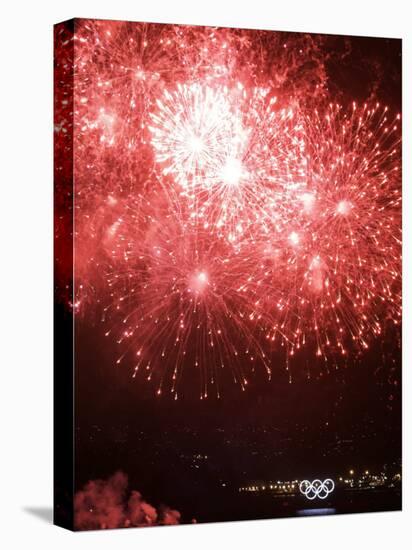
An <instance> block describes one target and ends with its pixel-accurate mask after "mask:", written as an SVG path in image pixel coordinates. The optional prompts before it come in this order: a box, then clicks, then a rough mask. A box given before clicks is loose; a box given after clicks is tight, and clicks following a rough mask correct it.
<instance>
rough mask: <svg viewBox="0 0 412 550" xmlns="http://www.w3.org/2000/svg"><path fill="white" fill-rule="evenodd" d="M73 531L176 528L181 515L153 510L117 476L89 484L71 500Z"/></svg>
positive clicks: (124, 479)
mask: <svg viewBox="0 0 412 550" xmlns="http://www.w3.org/2000/svg"><path fill="white" fill-rule="evenodd" d="M74 517H75V528H76V529H78V530H91V529H116V528H120V527H148V526H154V525H177V524H178V523H179V522H180V512H178V511H177V510H172V509H170V508H167V507H161V508H159V509H156V508H155V507H154V506H152V505H151V504H149V503H147V502H146V501H145V500H144V499H143V497H142V495H141V494H140V493H139V492H138V491H135V490H130V489H129V487H128V478H127V476H126V474H124V473H123V472H116V473H115V474H114V475H113V476H111V477H109V478H108V479H107V480H102V479H97V480H93V481H89V482H88V483H87V484H86V485H85V486H84V487H83V489H82V490H80V491H78V492H77V493H76V495H75V498H74Z"/></svg>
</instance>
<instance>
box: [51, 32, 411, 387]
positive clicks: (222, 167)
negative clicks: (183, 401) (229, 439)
mask: <svg viewBox="0 0 412 550" xmlns="http://www.w3.org/2000/svg"><path fill="white" fill-rule="evenodd" d="M272 36H273V35H272V33H265V32H263V31H236V30H234V29H211V28H203V27H198V28H197V27H180V26H173V25H161V26H155V25H150V24H149V25H147V24H129V23H121V22H105V21H96V22H89V21H84V22H82V23H81V24H79V29H78V33H76V42H75V64H74V104H73V105H71V104H69V101H68V99H67V98H68V95H67V94H68V92H67V91H63V90H62V91H61V94H60V96H61V97H60V96H59V102H60V100H61V105H60V104H59V112H60V113H61V116H60V117H58V118H57V120H58V124H57V128H56V132H57V135H58V137H59V139H60V142H58V143H61V145H64V146H66V147H67V145H66V141H67V139H66V137H65V135H64V134H65V133H67V132H68V131H71V130H70V128H68V127H67V120H68V119H69V118H70V112H71V109H72V107H73V123H74V129H75V133H74V140H73V157H74V169H75V170H74V171H75V186H74V201H73V202H74V222H73V230H74V240H75V254H74V256H75V257H74V264H75V280H74V287H75V298H74V300H73V301H72V302H73V303H71V306H72V307H74V309H75V312H76V314H80V313H82V314H84V315H89V314H90V312H91V311H92V310H93V308H94V309H96V310H97V309H98V308H104V315H103V320H104V324H105V332H106V334H107V336H108V339H109V340H111V339H113V341H114V342H117V344H116V345H117V346H118V347H119V350H120V351H119V363H125V364H127V365H129V366H130V365H132V370H133V372H134V373H135V376H136V377H138V376H143V377H145V378H148V379H149V380H151V381H153V382H154V383H155V386H156V391H157V392H158V393H159V394H161V393H166V392H171V393H172V394H173V395H174V396H177V395H178V391H179V390H178V388H179V381H180V380H181V379H182V378H184V377H185V378H186V377H187V378H188V379H191V380H194V378H197V379H198V381H197V382H195V383H198V384H199V388H200V390H199V393H200V396H201V397H202V398H204V397H206V396H207V395H210V393H213V392H214V393H216V394H217V395H221V391H222V389H221V388H222V385H223V382H224V379H225V377H226V378H229V377H230V378H232V379H233V380H234V381H235V382H236V383H237V384H239V385H240V386H241V387H242V388H243V389H244V388H245V387H246V385H247V382H248V380H249V378H250V373H251V372H253V371H254V370H258V369H261V370H263V372H265V373H266V374H267V376H268V377H270V373H271V371H272V370H273V365H272V363H273V362H274V361H275V360H274V357H276V358H277V359H276V360H277V361H279V356H280V355H281V354H279V353H278V350H281V352H282V354H283V352H284V350H286V354H287V361H289V362H290V361H292V359H291V356H294V355H297V354H298V352H299V350H302V349H303V348H305V350H307V351H308V356H310V357H313V358H315V357H316V356H317V357H319V358H321V360H325V361H328V360H329V359H331V358H334V359H333V360H334V361H335V360H336V361H339V359H336V358H339V357H342V356H345V357H348V355H351V357H354V356H356V355H357V354H359V353H361V352H364V351H365V350H366V349H367V347H368V346H369V344H370V342H371V341H372V339H373V338H381V337H383V334H384V333H385V326H386V325H387V324H388V323H395V324H399V323H400V321H401V244H400V243H401V235H400V227H401V168H400V165H401V153H400V149H401V133H400V120H399V118H400V117H399V116H397V115H395V116H394V115H389V112H390V111H389V110H388V109H387V108H385V107H382V106H380V105H379V104H376V102H374V103H373V104H372V103H371V102H366V103H365V104H362V105H356V104H355V103H354V104H353V106H351V107H349V108H346V107H342V106H340V105H337V104H336V103H333V104H330V105H328V104H327V103H325V97H326V95H327V86H326V84H325V83H326V79H327V77H326V65H325V60H326V57H325V55H324V53H322V52H323V51H324V50H322V40H320V39H319V40H315V39H314V38H309V37H308V36H306V35H305V36H303V37H301V38H300V39H297V38H296V37H294V36H292V35H281V34H277V35H276V40H274V41H273V39H272ZM270 44H271V46H270ZM312 54H313V55H312ZM315 54H316V55H315ZM314 56H315V57H316V62H315V61H314V62H313V63H312V64H310V63H307V62H306V61H308V60H309V59H314ZM311 67H312V69H311ZM291 75H293V79H292V77H291ZM297 75H301V78H300V79H299V78H295V77H297ZM292 80H293V81H292ZM328 101H330V100H329V99H328ZM315 104H316V108H314V105H315ZM65 139H66V141H65ZM68 276H70V274H69V275H68ZM66 286H67V285H66ZM283 363H285V359H283ZM225 373H227V374H225ZM194 375H196V376H195V377H194ZM212 388H213V392H212Z"/></svg>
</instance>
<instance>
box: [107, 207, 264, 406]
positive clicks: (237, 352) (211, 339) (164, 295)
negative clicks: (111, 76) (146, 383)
mask: <svg viewBox="0 0 412 550" xmlns="http://www.w3.org/2000/svg"><path fill="white" fill-rule="evenodd" d="M151 206H152V205H146V209H145V208H143V209H142V210H141V211H140V212H139V214H138V215H136V214H135V212H136V210H135V209H134V208H133V205H129V206H128V208H130V209H131V212H130V213H129V214H128V215H127V214H126V215H125V216H124V219H125V220H127V222H125V223H123V224H122V227H121V228H119V230H118V231H117V232H116V235H115V237H114V239H113V242H112V247H113V260H114V262H113V266H112V267H111V268H110V269H109V275H108V286H109V288H110V289H111V293H112V299H113V301H112V303H111V304H110V305H109V306H108V307H107V308H106V310H105V314H106V315H108V316H109V318H113V314H112V313H113V312H112V310H115V311H116V310H117V312H118V317H119V321H118V322H117V323H115V324H114V326H113V328H112V329H111V330H109V331H107V333H106V335H107V336H111V335H112V333H114V334H116V338H118V340H117V341H118V344H122V345H123V344H124V345H125V346H124V352H123V353H122V355H121V357H120V358H119V360H118V363H121V362H122V361H123V359H127V361H130V358H131V357H132V358H133V361H134V364H135V367H134V369H135V376H136V375H137V373H138V371H139V370H143V371H144V372H145V373H146V374H145V376H146V378H147V379H148V380H151V379H152V378H154V379H155V382H156V384H157V393H158V395H160V394H161V393H162V392H164V391H171V392H172V393H173V394H174V395H175V397H176V398H177V391H178V382H179V380H180V379H181V377H182V374H183V369H184V366H185V365H187V366H188V367H189V368H194V369H195V370H198V371H199V374H200V396H201V398H205V397H207V396H208V393H209V388H210V387H212V388H215V391H216V394H217V396H220V388H219V374H220V371H221V369H223V368H225V367H226V370H229V369H230V373H231V376H232V378H233V380H234V382H235V383H237V384H239V385H240V386H241V387H242V389H244V388H245V386H246V385H247V383H248V378H247V377H248V374H249V372H250V371H253V370H255V365H258V364H259V365H260V366H262V367H263V368H264V369H265V371H266V374H267V375H268V376H269V377H270V361H269V359H268V358H267V357H266V355H265V353H264V351H263V348H262V344H261V342H262V341H263V340H264V331H263V329H262V324H263V314H262V313H261V312H259V310H258V308H257V306H256V305H255V304H253V302H251V301H250V299H249V296H248V295H247V294H246V293H245V285H244V284H242V280H244V279H245V277H247V273H248V272H249V271H250V268H251V266H250V264H249V261H250V260H249V258H248V257H247V256H245V255H241V254H238V253H237V252H236V250H235V249H234V248H233V247H232V246H230V245H228V244H227V243H224V242H221V241H219V240H216V239H215V238H214V236H213V235H211V234H210V233H208V232H206V231H204V230H202V229H201V228H199V227H198V228H195V227H193V226H190V225H185V224H184V223H183V222H182V220H181V219H179V218H176V216H175V215H174V214H173V213H168V212H163V213H162V216H161V217H160V218H159V217H157V216H158V214H159V211H158V209H156V210H157V216H154V215H152V214H151V213H150V211H151V208H150V207H151ZM119 254H120V256H122V257H123V262H122V267H119V261H118V256H119Z"/></svg>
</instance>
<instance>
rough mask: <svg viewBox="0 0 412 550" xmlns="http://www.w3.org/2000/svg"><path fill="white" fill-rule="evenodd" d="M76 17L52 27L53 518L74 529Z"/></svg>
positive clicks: (57, 522) (57, 523)
mask: <svg viewBox="0 0 412 550" xmlns="http://www.w3.org/2000/svg"><path fill="white" fill-rule="evenodd" d="M73 58H74V21H73V20H71V21H66V22H63V23H59V24H57V25H55V27H54V523H55V524H56V525H59V526H61V527H65V528H67V529H73V494H74V489H73V487H74V479H73V477H74V476H73V470H74V443H73V441H74V439H73V366H74V365H73V321H74V319H73V316H74V309H73V307H74V300H73Z"/></svg>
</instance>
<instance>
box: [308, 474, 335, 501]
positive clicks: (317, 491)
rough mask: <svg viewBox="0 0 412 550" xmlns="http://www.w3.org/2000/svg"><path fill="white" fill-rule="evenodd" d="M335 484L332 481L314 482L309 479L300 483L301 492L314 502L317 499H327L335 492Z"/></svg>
mask: <svg viewBox="0 0 412 550" xmlns="http://www.w3.org/2000/svg"><path fill="white" fill-rule="evenodd" d="M334 489H335V484H334V482H333V481H332V479H329V478H328V479H325V480H324V481H321V480H320V479H315V480H313V481H312V482H311V481H308V480H307V479H305V480H303V481H301V482H300V485H299V490H300V492H301V493H302V494H303V495H305V497H306V498H307V499H309V500H313V499H315V498H316V497H318V498H321V499H325V498H326V497H327V496H328V495H329V494H330V493H331V492H332V491H333V490H334Z"/></svg>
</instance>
